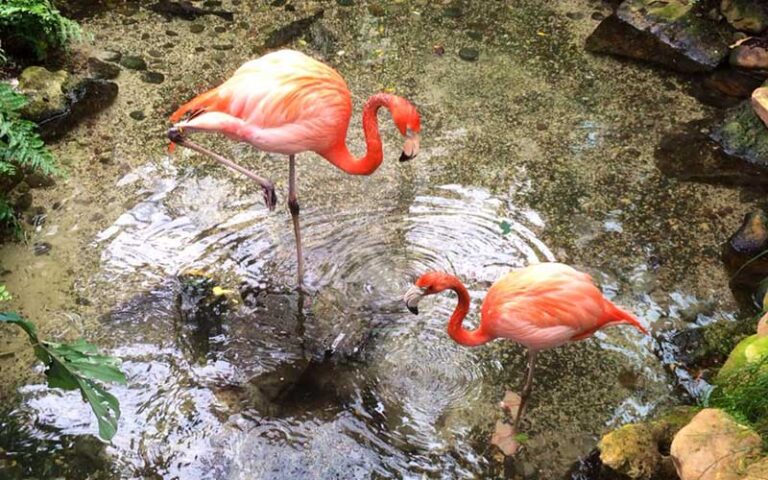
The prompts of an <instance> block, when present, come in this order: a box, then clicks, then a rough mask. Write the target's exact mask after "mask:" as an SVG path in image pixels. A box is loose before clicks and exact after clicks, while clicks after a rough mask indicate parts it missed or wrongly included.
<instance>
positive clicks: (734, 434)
mask: <svg viewBox="0 0 768 480" xmlns="http://www.w3.org/2000/svg"><path fill="white" fill-rule="evenodd" d="M761 447H762V439H761V438H760V436H759V435H758V434H757V433H755V432H754V431H752V430H750V429H749V428H747V427H745V426H743V425H739V424H738V423H736V422H735V421H734V420H733V419H732V418H731V417H730V416H729V415H728V414H727V413H725V412H723V411H722V410H719V409H715V408H707V409H704V410H702V411H701V412H699V413H698V414H697V415H696V416H695V417H693V420H691V422H690V423H689V424H688V425H686V426H685V427H683V428H682V429H681V430H680V431H679V432H677V435H675V438H674V440H672V447H671V449H670V453H671V455H672V458H673V459H674V462H675V467H676V468H677V473H678V475H679V476H680V479H681V480H740V479H741V478H742V474H743V473H744V467H745V465H747V464H748V463H750V462H752V461H754V460H755V459H756V458H757V457H758V456H759V454H760V450H761Z"/></svg>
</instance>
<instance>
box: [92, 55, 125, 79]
mask: <svg viewBox="0 0 768 480" xmlns="http://www.w3.org/2000/svg"><path fill="white" fill-rule="evenodd" d="M88 71H90V72H91V75H93V77H94V78H101V79H104V80H112V79H114V78H117V76H118V75H120V67H118V66H117V65H115V64H113V63H109V62H105V61H103V60H100V59H99V58H97V57H91V58H89V59H88Z"/></svg>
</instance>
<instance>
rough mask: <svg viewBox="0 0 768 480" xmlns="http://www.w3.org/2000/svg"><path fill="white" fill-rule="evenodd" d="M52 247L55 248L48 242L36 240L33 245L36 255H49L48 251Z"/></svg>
mask: <svg viewBox="0 0 768 480" xmlns="http://www.w3.org/2000/svg"><path fill="white" fill-rule="evenodd" d="M51 248H53V247H52V246H51V244H50V243H48V242H35V243H34V244H33V245H32V251H34V252H35V255H38V256H39V255H48V252H50V251H51Z"/></svg>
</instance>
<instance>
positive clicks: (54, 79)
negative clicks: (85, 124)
mask: <svg viewBox="0 0 768 480" xmlns="http://www.w3.org/2000/svg"><path fill="white" fill-rule="evenodd" d="M19 90H21V91H22V92H23V93H24V94H26V95H27V96H28V98H29V99H30V102H29V103H28V104H27V105H26V106H25V107H24V110H23V111H22V114H23V116H24V118H27V119H29V120H32V121H34V122H37V123H38V125H39V126H40V135H41V136H42V137H43V139H44V140H55V139H57V138H60V137H61V136H62V135H63V134H64V133H66V132H67V131H69V130H70V129H71V128H72V127H74V126H75V125H76V124H77V123H78V122H79V121H80V120H81V119H83V118H84V117H86V116H88V115H91V114H93V113H95V112H98V111H100V110H101V109H103V108H105V107H107V106H109V105H110V104H111V103H112V101H113V100H114V99H115V97H116V96H117V90H118V89H117V84H116V83H113V82H109V81H106V80H101V79H95V78H82V77H72V76H70V75H69V74H67V73H66V72H63V71H61V72H50V71H48V70H46V69H44V68H42V67H30V68H27V69H25V70H24V72H22V74H21V76H20V77H19Z"/></svg>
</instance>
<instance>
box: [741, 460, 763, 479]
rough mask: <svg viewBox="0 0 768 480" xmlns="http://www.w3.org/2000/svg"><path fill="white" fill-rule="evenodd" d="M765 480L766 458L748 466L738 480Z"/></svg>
mask: <svg viewBox="0 0 768 480" xmlns="http://www.w3.org/2000/svg"><path fill="white" fill-rule="evenodd" d="M766 478H768V458H763V459H761V460H758V461H756V462H755V463H753V464H751V465H750V466H748V467H747V470H746V472H744V476H743V477H741V479H740V480H765V479H766Z"/></svg>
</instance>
